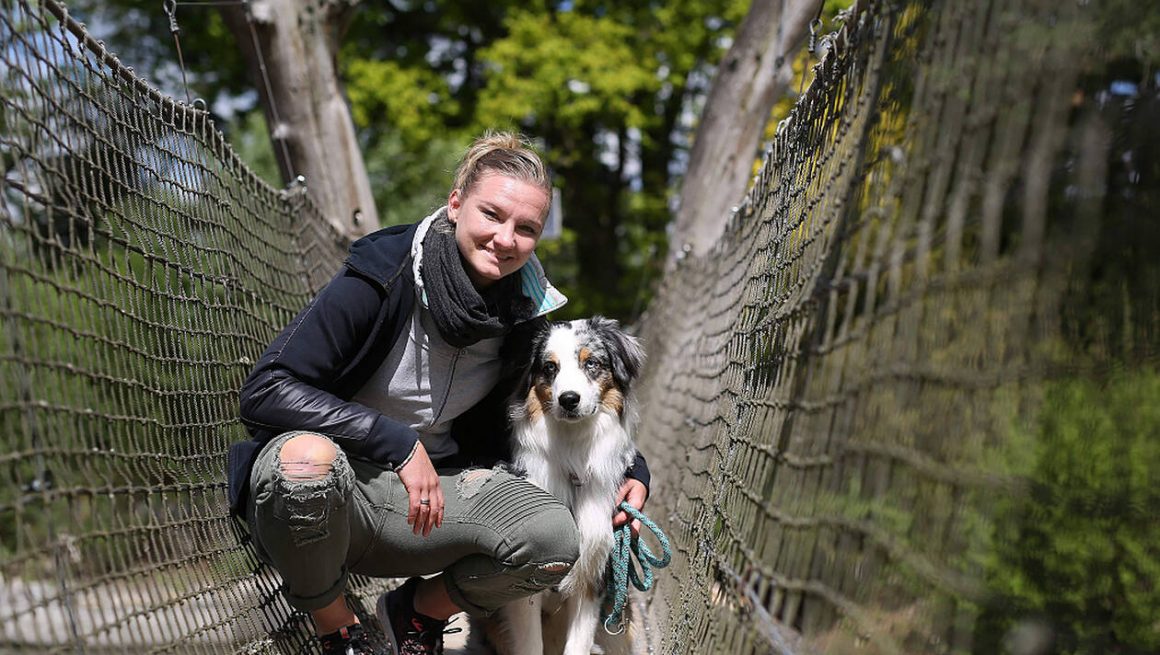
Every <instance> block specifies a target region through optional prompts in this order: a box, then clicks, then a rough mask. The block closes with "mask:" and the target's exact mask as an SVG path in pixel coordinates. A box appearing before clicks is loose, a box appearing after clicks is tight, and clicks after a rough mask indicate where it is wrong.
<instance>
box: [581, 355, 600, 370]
mask: <svg viewBox="0 0 1160 655" xmlns="http://www.w3.org/2000/svg"><path fill="white" fill-rule="evenodd" d="M584 368H585V369H586V370H589V371H598V370H600V361H599V360H597V359H596V358H595V357H590V358H588V359H586V360H584Z"/></svg>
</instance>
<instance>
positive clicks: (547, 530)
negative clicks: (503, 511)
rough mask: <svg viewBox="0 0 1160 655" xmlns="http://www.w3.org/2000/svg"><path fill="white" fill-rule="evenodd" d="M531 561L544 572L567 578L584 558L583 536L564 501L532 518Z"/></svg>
mask: <svg viewBox="0 0 1160 655" xmlns="http://www.w3.org/2000/svg"><path fill="white" fill-rule="evenodd" d="M525 536H526V539H527V543H526V544H525V547H526V548H527V554H528V561H530V562H533V563H535V564H536V565H537V567H538V568H539V569H540V571H541V572H543V573H549V574H551V573H558V574H559V576H560V577H563V576H564V575H565V574H567V573H568V571H569V570H570V569H571V568H572V565H573V564H575V563H576V560H577V559H579V558H580V535H579V532H577V529H576V522H575V520H573V518H572V513H571V512H569V511H568V508H567V507H565V506H564V505H563V504H558V505H552V506H549V507H548V508H545V509H544V510H543V511H541V512H539V513H537V514H536V515H535V516H533V517H532V518H530V519H529V521H528V527H527V530H526V532H525Z"/></svg>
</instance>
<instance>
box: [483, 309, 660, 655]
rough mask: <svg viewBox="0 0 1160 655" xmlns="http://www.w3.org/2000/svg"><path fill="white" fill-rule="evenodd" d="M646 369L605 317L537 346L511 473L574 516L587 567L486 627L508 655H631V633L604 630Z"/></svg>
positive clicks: (553, 333) (516, 426)
mask: <svg viewBox="0 0 1160 655" xmlns="http://www.w3.org/2000/svg"><path fill="white" fill-rule="evenodd" d="M643 364H644V351H643V349H642V348H641V346H640V344H639V342H638V341H637V340H636V338H634V337H632V336H630V335H628V334H626V333H625V332H624V331H623V330H622V329H621V328H620V326H619V324H617V322H616V321H614V320H610V319H606V318H602V317H599V316H597V317H593V318H591V319H587V320H579V321H571V322H565V323H552V324H550V325H549V326H548V327H547V328H546V329H544V330H542V331H541V332H540V333H539V334H537V335H536V337H535V339H534V343H533V350H532V360H531V363H530V364H529V367H528V370H527V373H526V374H525V376H524V380H523V382H522V384H521V386H520V388H519V389H517V393H516V396H515V397H514V399H513V401H512V404H511V409H510V415H511V419H512V440H513V441H512V459H513V462H512V464H513V466H514V468H515V469H516V470H517V471H519V472H523V473H525V474H526V475H527V478H528V480H530V481H531V482H534V483H535V484H537V485H539V486H540V487H541V488H543V489H545V490H547V491H549V492H550V493H552V494H553V495H554V496H556V498H559V499H560V500H561V501H562V502H563V503H564V504H565V505H567V506H568V508H569V509H571V510H572V515H573V516H574V517H575V518H576V525H577V527H578V528H579V533H580V558H579V560H578V561H577V562H576V564H575V565H574V566H573V568H572V570H571V571H570V572H569V573H568V575H567V577H565V578H564V580H563V581H562V582H561V583H560V585H559V586H558V587H557V588H556V589H554V590H551V591H544V592H541V593H539V594H537V595H535V596H533V597H531V598H530V599H523V600H519V601H516V602H513V603H511V604H509V605H507V606H506V607H504V608H502V609H501V610H500V611H499V612H497V613H496V616H494V617H492V618H491V619H488V620H487V622H486V623H487V625H485V627H484V631H485V632H486V633H487V636H488V640H489V641H491V642H492V644H493V645H494V646H496V647H497V649H498V651H499V652H500V653H505V654H511V655H525V654H526V655H531V654H533V653H534V654H536V655H539V654H540V653H564V654H565V655H589V653H591V652H593V644H594V640H595V643H598V644H599V645H600V649H601V650H602V651H603V652H604V653H605V654H606V655H612V654H614V653H615V654H619V653H627V652H629V648H630V647H631V644H630V643H629V636H628V634H627V632H628V631H627V630H626V631H625V632H624V633H622V634H620V635H609V634H608V633H607V632H606V631H605V630H603V629H598V626H599V624H600V611H601V604H602V600H603V597H604V587H605V578H606V572H607V564H608V556H609V553H610V552H611V551H612V547H613V530H612V516H613V514H614V513H615V511H616V508H615V505H616V498H617V493H618V491H619V490H620V487H621V485H623V484H624V479H625V472H626V471H627V470H628V469H629V466H630V465H631V464H632V463H633V458H634V457H635V455H636V447H635V445H634V443H633V434H634V432H635V429H636V421H637V412H636V408H635V406H634V401H633V394H632V384H633V382H634V381H635V380H636V378H637V375H638V374H639V373H640V369H641V366H642V365H643Z"/></svg>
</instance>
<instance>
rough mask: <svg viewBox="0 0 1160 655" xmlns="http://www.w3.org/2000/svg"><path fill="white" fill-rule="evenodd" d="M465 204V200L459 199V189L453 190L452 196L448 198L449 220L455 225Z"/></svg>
mask: <svg viewBox="0 0 1160 655" xmlns="http://www.w3.org/2000/svg"><path fill="white" fill-rule="evenodd" d="M462 204H463V199H462V198H460V197H459V189H452V190H451V194H450V195H448V196H447V220H449V221H451V222H452V223H455V221H456V219H458V218H459V208H460V207H461V206H462Z"/></svg>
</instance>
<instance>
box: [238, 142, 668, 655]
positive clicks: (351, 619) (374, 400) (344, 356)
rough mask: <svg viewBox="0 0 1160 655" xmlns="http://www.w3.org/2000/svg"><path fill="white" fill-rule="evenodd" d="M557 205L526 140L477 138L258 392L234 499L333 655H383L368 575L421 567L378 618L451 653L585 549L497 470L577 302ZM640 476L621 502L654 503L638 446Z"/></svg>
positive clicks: (348, 274) (265, 362)
mask: <svg viewBox="0 0 1160 655" xmlns="http://www.w3.org/2000/svg"><path fill="white" fill-rule="evenodd" d="M550 197H551V195H550V186H549V180H548V176H547V174H546V172H545V167H544V165H543V163H542V161H541V160H540V158H539V156H538V155H537V154H536V153H535V152H534V151H533V150H532V149H531V148H530V147H528V145H527V144H526V142H525V141H524V140H523V139H521V138H520V137H518V136H516V135H512V134H502V133H501V134H488V135H486V136H484V137H482V138H480V139H478V140H477V141H476V142H475V143H474V144H473V145H472V146H471V147H470V148H469V150H468V151H467V153H466V155H465V156H464V158H463V160H462V161H461V162H460V165H459V167H458V170H457V171H456V176H455V181H454V184H453V185H452V189H451V191H450V193H449V194H448V197H447V205H446V206H444V207H442V208H440V209H439V210H437V211H436V212H435V213H433V214H431V215H430V216H428V217H427V218H425V219H424V220H422V221H421V222H419V223H416V224H414V225H407V226H397V227H390V228H386V229H383V230H380V231H378V232H375V233H374V234H371V235H369V236H367V237H364V238H363V239H360V240H359V241H357V242H355V243H354V244H353V245H352V247H351V250H350V256H349V257H348V258H347V260H346V263H345V265H344V266H343V268H342V270H341V271H340V272H339V273H338V275H337V276H336V277H335V278H334V279H333V280H332V281H331V282H330V283H329V284H328V285H327V286H326V287H325V288H324V289H323V290H322V291H321V292H320V293H319V294H318V295H317V296H316V297H315V298H314V299H313V300H312V301H311V302H310V303H309V304H308V305H307V306H306V308H305V309H303V310H302V312H301V313H299V314H298V316H297V317H295V319H294V320H293V321H292V322H291V323H290V325H288V326H287V327H286V328H285V329H284V330H283V331H282V332H281V334H279V335H278V337H277V338H276V339H275V340H274V342H273V343H272V344H271V345H270V347H269V348H268V349H267V350H266V352H265V353H264V354H263V355H262V357H261V359H260V360H259V362H258V363H257V365H256V366H255V368H254V370H253V372H252V373H251V374H250V376H249V377H248V378H247V380H246V382H245V384H244V385H243V387H242V390H241V418H242V421H243V422H244V423H245V424H246V426H247V428H248V429H249V431H250V433H251V435H252V437H253V439H252V440H250V441H246V442H243V443H239V444H235V445H234V447H233V448H232V449H231V452H230V471H229V474H230V476H229V478H230V503H231V508H232V509H233V510H234V511H235V512H236V513H237V514H238V515H239V516H241V517H243V518H244V519H245V521H246V522H247V524H248V525H249V528H250V531H251V534H252V535H253V539H254V543H255V546H256V548H257V551H258V554H259V556H260V557H261V558H262V559H263V560H265V561H267V562H268V563H269V564H271V565H272V566H274V567H275V568H276V569H277V570H278V571H279V572H280V573H281V575H282V577H283V580H284V588H283V592H284V594H285V596H286V598H287V600H288V601H289V603H290V604H291V605H292V606H294V607H295V608H297V609H300V610H303V611H306V612H309V613H310V615H311V617H312V618H313V620H314V624H315V629H316V631H317V633H318V635H319V638H320V641H321V643H322V646H323V651H324V652H325V653H354V654H358V653H373V652H375V650H374V647H373V646H372V644H373V642H374V640H373V639H371V638H370V636H369V635H368V634H367V633H366V632H365V631H364V630H363V628H362V626H360V625H359V624H358V620H357V618H356V617H355V614H354V613H353V612H352V611H351V609H350V608H349V607H348V606H347V604H346V602H345V599H344V597H343V591H344V590H345V587H346V580H347V576H348V575H349V574H351V573H359V574H365V575H370V576H379V577H408V578H409V579H408V580H407V581H406V582H405V583H404V584H403V585H402V586H401V587H400V588H398V589H396V590H394V591H391V592H389V593H387V594H384V595H383V597H382V598H380V599H379V603H378V608H377V609H378V614H379V618H380V619H381V620H382V622H383V624H384V626H385V627H386V628H387V630H388V632H389V635H388V636H389V637H390V641H391V645H392V649H393V651H394V652H395V653H397V654H403V655H419V654H427V653H436V652H440V651H441V650H442V635H443V628H444V625H445V622H446V619H447V618H448V617H450V616H451V615H452V614H455V613H457V612H459V611H461V610H466V611H467V612H469V613H472V614H478V615H487V614H490V613H491V612H493V611H494V610H496V609H498V608H500V607H501V606H503V605H504V604H505V603H507V602H509V601H511V600H514V599H516V598H520V597H524V596H529V595H531V594H533V593H535V592H537V591H540V590H543V589H546V588H548V587H551V586H552V585H555V584H556V583H558V582H559V581H560V580H562V579H563V578H564V576H565V575H566V574H567V573H568V571H569V570H570V568H571V566H572V564H573V563H574V562H575V560H576V557H577V552H578V544H577V535H576V526H575V523H574V522H573V520H572V517H571V515H570V514H569V512H568V510H567V509H566V508H565V507H564V505H562V504H561V503H559V502H558V501H557V500H556V499H555V498H553V497H552V496H551V495H550V494H548V493H547V492H544V491H542V490H540V489H539V488H537V487H535V486H534V485H532V484H531V483H529V482H527V481H526V480H523V479H522V478H519V477H516V476H513V475H511V474H509V473H507V472H505V471H504V470H502V468H501V469H492V468H490V467H491V466H492V465H493V464H494V463H496V462H498V461H501V460H505V459H506V458H507V453H508V434H507V421H506V404H507V399H508V398H507V397H508V395H509V394H510V392H511V389H512V387H513V386H514V383H515V381H516V379H517V376H518V373H519V371H520V369H521V368H522V367H523V366H524V365H526V362H527V359H528V357H529V353H528V346H529V335H530V334H531V333H532V332H533V331H534V330H535V329H537V328H538V327H539V326H540V325H541V324H542V322H543V321H545V320H546V319H544V318H543V317H544V315H545V314H547V313H548V312H550V311H551V310H553V309H556V308H558V307H560V306H561V305H563V304H564V302H566V300H565V298H564V297H563V295H562V294H560V293H559V291H557V290H556V289H555V288H554V287H552V285H551V284H550V283H549V282H548V280H547V278H546V276H545V275H544V271H543V269H542V268H541V266H540V264H539V262H538V261H537V259H536V258H535V256H534V254H533V251H534V249H535V247H536V244H537V242H538V241H539V238H540V233H541V231H542V229H543V226H544V220H545V217H546V215H547V211H548V205H549V198H550ZM436 467H438V470H437V469H436ZM468 467H477V468H468ZM478 467H482V468H478ZM628 476H629V480H628V481H627V482H626V483H625V485H624V487H622V489H621V492H620V496H621V497H620V499H622V500H628V502H629V503H631V504H632V505H634V506H636V507H638V508H640V507H643V505H644V502H645V498H646V497H647V494H648V482H649V473H648V468H647V466H646V464H645V462H644V459H643V457H641V456H640V455H639V453H638V455H637V458H636V461H635V463H634V464H633V466H632V468H631V469H630V470H629V471H628ZM618 502H619V501H618ZM609 515H610V517H612V523H610V528H611V527H612V526H613V525H621V524H623V523H625V522H627V520H628V517H627V516H626V515H625V514H624V513H623V512H618V513H617V514H616V516H615V517H613V508H612V507H610V508H609ZM431 574H437V575H433V576H432V575H431ZM418 576H430V577H418Z"/></svg>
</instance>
